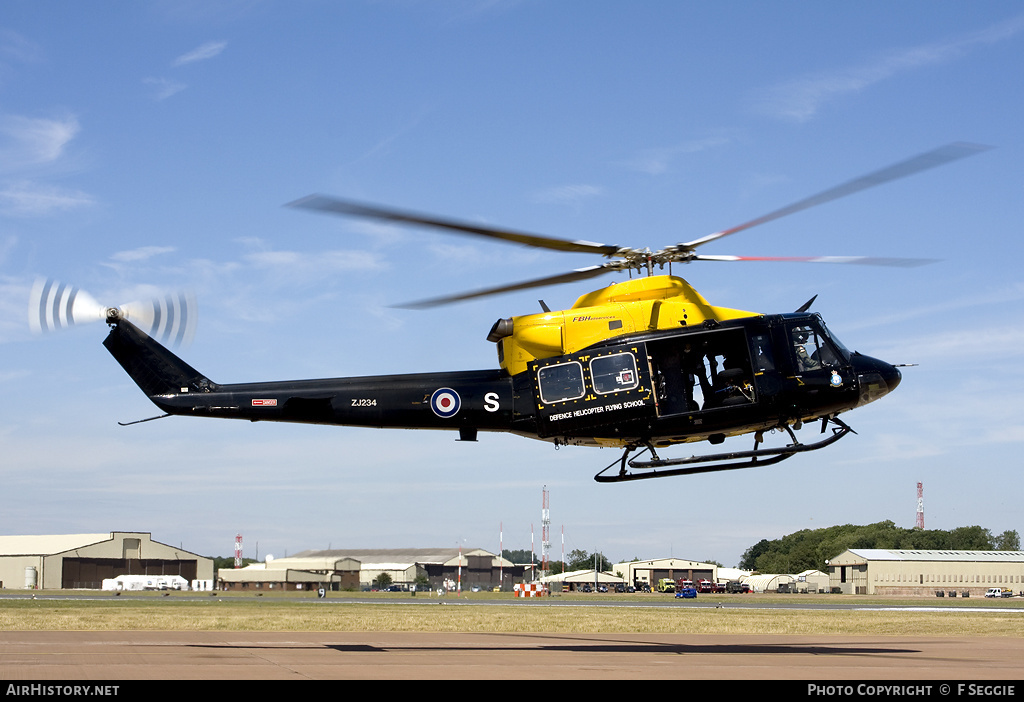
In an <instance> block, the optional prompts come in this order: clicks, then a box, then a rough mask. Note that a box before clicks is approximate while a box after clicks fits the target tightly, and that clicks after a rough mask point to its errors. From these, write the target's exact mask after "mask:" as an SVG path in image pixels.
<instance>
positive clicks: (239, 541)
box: [235, 534, 242, 568]
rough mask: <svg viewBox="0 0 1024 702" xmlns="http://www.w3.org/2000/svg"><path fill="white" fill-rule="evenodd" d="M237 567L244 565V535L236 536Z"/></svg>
mask: <svg viewBox="0 0 1024 702" xmlns="http://www.w3.org/2000/svg"><path fill="white" fill-rule="evenodd" d="M235 567H236V568H241V567H242V535H241V534H239V535H238V536H236V537H235Z"/></svg>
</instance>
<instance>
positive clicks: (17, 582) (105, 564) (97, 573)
mask: <svg viewBox="0 0 1024 702" xmlns="http://www.w3.org/2000/svg"><path fill="white" fill-rule="evenodd" d="M119 575H178V576H181V577H182V578H184V579H185V580H187V581H189V582H190V583H191V582H192V581H195V580H211V581H212V580H213V559H212V558H206V557H204V556H199V555H197V554H195V553H191V552H189V551H186V550H185V549H183V548H175V547H174V546H168V545H167V544H163V543H160V542H159V541H153V539H152V538H151V535H150V534H149V532H141V531H112V532H109V533H103V534H58V535H46V536H44V535H33V536H0V587H4V588H25V589H46V590H53V589H61V588H62V589H77V588H81V589H94V590H99V589H100V588H101V587H102V584H103V581H104V580H106V579H111V578H116V577H117V576H119Z"/></svg>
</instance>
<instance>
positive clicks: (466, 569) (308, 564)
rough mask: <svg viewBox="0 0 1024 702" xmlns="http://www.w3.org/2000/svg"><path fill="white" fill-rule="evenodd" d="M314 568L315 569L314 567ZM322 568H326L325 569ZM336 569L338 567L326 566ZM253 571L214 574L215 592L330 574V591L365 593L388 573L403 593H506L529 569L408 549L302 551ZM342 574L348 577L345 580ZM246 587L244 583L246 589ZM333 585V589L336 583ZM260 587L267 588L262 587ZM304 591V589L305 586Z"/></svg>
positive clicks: (471, 553)
mask: <svg viewBox="0 0 1024 702" xmlns="http://www.w3.org/2000/svg"><path fill="white" fill-rule="evenodd" d="M317 564H319V566H318V565H317ZM324 564H327V565H324ZM330 564H338V567H337V568H333V567H328V566H330ZM256 565H257V566H258V567H248V568H241V569H238V570H234V571H225V570H221V571H219V573H218V587H224V588H228V589H247V588H255V587H257V585H256V583H257V582H261V581H262V582H265V583H269V582H280V583H281V585H278V586H277V587H285V588H286V589H302V588H296V587H294V586H291V587H289V586H288V584H287V583H288V581H282V580H273V579H272V578H273V577H277V576H279V575H282V574H283V571H285V570H287V571H289V572H290V573H291V576H290V577H291V578H292V580H291V582H292V583H293V584H294V583H297V582H311V580H305V581H303V580H302V579H301V578H306V577H307V576H300V573H301V572H320V573H326V572H328V571H329V572H330V573H332V576H331V578H330V579H329V580H327V581H325V582H329V583H331V587H330V589H335V590H337V589H343V590H348V589H351V590H354V589H357V588H362V589H369V588H370V587H371V586H372V585H373V581H374V580H376V579H377V577H378V576H380V575H381V574H382V573H387V575H388V576H389V577H390V578H391V582H392V583H393V584H394V585H396V586H398V587H401V588H403V589H409V588H411V587H412V586H413V585H420V586H422V585H423V584H424V583H426V585H427V586H428V587H430V588H432V589H436V588H445V587H448V589H453V588H454V587H456V586H457V585H459V584H461V587H462V589H463V590H467V589H470V588H472V587H480V588H482V589H487V590H490V589H492V588H494V587H498V586H499V585H501V586H502V587H503V589H506V590H511V589H512V585H513V583H516V582H521V581H522V580H523V577H524V573H525V572H526V571H527V570H528V569H530V566H528V565H516V564H514V563H512V562H511V561H509V560H507V559H505V558H502V557H500V556H498V555H496V554H494V553H491V552H490V551H485V550H484V549H481V548H475V549H463V550H461V551H460V550H459V549H458V548H457V547H456V548H411V549H390V548H383V549H351V550H348V549H328V550H321V551H315V550H313V551H302V552H301V553H297V554H295V555H294V556H289V557H285V558H275V559H273V561H271V562H270V563H266V564H256ZM345 572H348V573H350V574H349V575H347V576H346V575H344V573H345ZM246 583H248V584H246ZM335 583H337V584H335ZM261 587H268V585H262V586H261ZM305 587H306V588H308V587H309V585H306V586H305Z"/></svg>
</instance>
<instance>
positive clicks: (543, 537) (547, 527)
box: [540, 485, 551, 575]
mask: <svg viewBox="0 0 1024 702" xmlns="http://www.w3.org/2000/svg"><path fill="white" fill-rule="evenodd" d="M540 523H541V529H540V552H541V557H540V570H541V572H542V573H544V574H545V575H546V574H547V572H548V551H550V550H551V534H550V531H551V511H550V510H549V509H548V486H547V485H545V486H544V491H543V497H542V498H541V506H540Z"/></svg>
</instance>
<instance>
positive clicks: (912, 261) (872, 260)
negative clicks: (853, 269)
mask: <svg viewBox="0 0 1024 702" xmlns="http://www.w3.org/2000/svg"><path fill="white" fill-rule="evenodd" d="M692 260H694V261H773V262H783V263H787V262H788V263H852V264H855V265H860V266H894V267H897V268H916V267H917V266H926V265H928V264H929V263H936V262H937V261H938V259H935V258H887V257H884V256H712V255H706V256H705V255H697V256H694V257H693V259H692Z"/></svg>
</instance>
